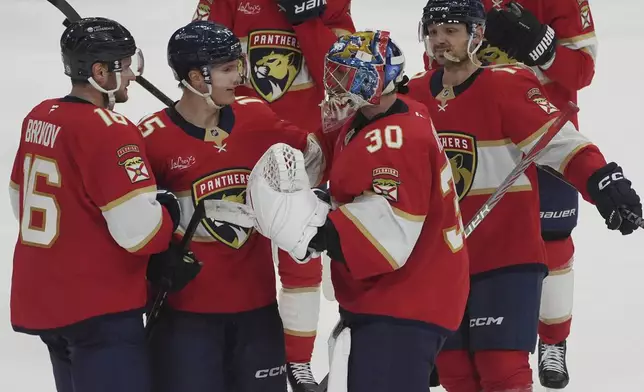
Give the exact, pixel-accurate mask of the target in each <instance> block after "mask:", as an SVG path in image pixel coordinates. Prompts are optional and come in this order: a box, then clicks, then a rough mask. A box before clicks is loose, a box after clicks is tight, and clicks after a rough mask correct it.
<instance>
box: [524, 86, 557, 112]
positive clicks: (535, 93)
mask: <svg viewBox="0 0 644 392" xmlns="http://www.w3.org/2000/svg"><path fill="white" fill-rule="evenodd" d="M527 97H528V100H530V101H532V102H534V103H536V104H537V105H539V107H540V108H541V110H543V111H544V112H546V113H547V114H552V113H555V112H558V111H559V109H557V107H556V106H555V105H553V104H552V103H550V101H548V99H547V98H546V97H544V96H543V94H542V93H541V90H540V89H539V88H537V87H534V88H531V89H530V90H528V93H527Z"/></svg>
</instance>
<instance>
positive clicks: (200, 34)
mask: <svg viewBox="0 0 644 392" xmlns="http://www.w3.org/2000/svg"><path fill="white" fill-rule="evenodd" d="M243 59H244V54H243V52H242V46H241V42H240V41H239V39H238V38H237V37H236V36H235V35H234V34H233V32H232V31H231V30H230V29H228V28H227V27H226V26H223V25H220V24H217V23H214V22H211V21H205V20H198V21H194V22H190V23H188V24H187V25H185V26H184V27H181V28H180V29H178V30H177V31H175V32H174V34H172V37H170V41H169V42H168V65H170V68H172V70H173V71H174V75H175V78H176V79H177V80H178V81H182V80H185V79H187V78H188V73H189V72H190V71H191V70H194V69H197V70H200V71H201V72H202V74H203V75H204V77H205V78H206V82H207V83H208V82H209V81H210V78H209V75H210V72H209V68H210V67H212V66H213V65H217V64H223V63H227V62H229V61H233V60H243ZM243 66H245V63H243Z"/></svg>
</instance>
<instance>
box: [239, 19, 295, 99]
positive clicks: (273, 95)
mask: <svg viewBox="0 0 644 392" xmlns="http://www.w3.org/2000/svg"><path fill="white" fill-rule="evenodd" d="M248 59H249V61H250V65H251V72H250V81H251V83H252V85H253V87H254V88H255V91H257V93H258V94H259V95H260V96H261V97H262V98H264V99H265V100H266V101H267V102H274V101H276V100H278V99H280V98H281V97H282V96H283V95H284V94H285V93H286V92H287V91H288V90H289V89H290V88H291V86H292V85H293V81H295V78H296V77H297V76H298V74H299V73H300V71H301V69H302V63H303V57H302V50H301V49H300V47H299V44H298V41H297V36H296V35H295V33H292V32H288V31H281V30H262V31H253V32H252V33H250V35H249V36H248Z"/></svg>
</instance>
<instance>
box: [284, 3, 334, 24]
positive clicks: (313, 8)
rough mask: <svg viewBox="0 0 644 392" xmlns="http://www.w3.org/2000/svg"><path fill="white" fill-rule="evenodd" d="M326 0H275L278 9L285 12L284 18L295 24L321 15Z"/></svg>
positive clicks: (324, 8)
mask: <svg viewBox="0 0 644 392" xmlns="http://www.w3.org/2000/svg"><path fill="white" fill-rule="evenodd" d="M326 1H327V0H277V5H278V6H279V8H280V10H281V11H283V12H284V13H285V14H286V19H287V20H288V21H289V23H291V25H293V26H295V25H298V24H300V23H303V22H306V21H307V20H309V19H315V18H319V17H321V16H322V14H323V13H324V10H326Z"/></svg>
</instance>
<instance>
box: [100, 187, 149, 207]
mask: <svg viewBox="0 0 644 392" xmlns="http://www.w3.org/2000/svg"><path fill="white" fill-rule="evenodd" d="M156 191H157V186H156V185H150V186H146V187H144V188H139V189H135V190H133V191H132V192H130V193H127V194H125V195H123V196H121V197H119V198H118V199H114V200H112V201H111V202H109V203H107V204H106V205H104V206H103V207H98V208H99V209H100V210H101V211H102V212H107V211H109V210H111V209H112V208H114V207H117V206H119V205H121V204H123V203H125V202H126V201H128V200H130V199H133V198H135V197H136V196H138V195H141V194H143V193H152V192H156Z"/></svg>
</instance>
